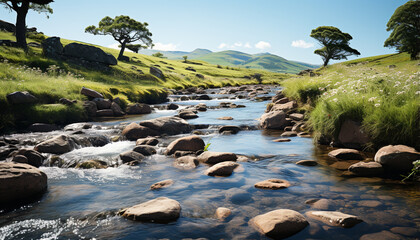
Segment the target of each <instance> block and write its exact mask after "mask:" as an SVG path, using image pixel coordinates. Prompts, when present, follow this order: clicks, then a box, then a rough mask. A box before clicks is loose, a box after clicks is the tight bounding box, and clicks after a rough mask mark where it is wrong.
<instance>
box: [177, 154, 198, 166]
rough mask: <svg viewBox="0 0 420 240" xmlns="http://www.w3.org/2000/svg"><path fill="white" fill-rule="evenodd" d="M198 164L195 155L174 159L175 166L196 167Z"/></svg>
mask: <svg viewBox="0 0 420 240" xmlns="http://www.w3.org/2000/svg"><path fill="white" fill-rule="evenodd" d="M198 164H199V162H198V159H197V158H196V157H193V156H183V157H180V158H177V159H175V161H174V166H175V167H176V168H180V169H194V168H196V167H197V166H198Z"/></svg>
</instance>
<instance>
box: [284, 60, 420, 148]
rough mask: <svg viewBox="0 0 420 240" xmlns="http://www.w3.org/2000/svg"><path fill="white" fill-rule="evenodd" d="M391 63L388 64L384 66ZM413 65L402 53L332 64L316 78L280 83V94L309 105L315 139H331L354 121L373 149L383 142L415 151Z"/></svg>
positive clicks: (419, 90) (419, 111)
mask: <svg viewBox="0 0 420 240" xmlns="http://www.w3.org/2000/svg"><path fill="white" fill-rule="evenodd" d="M391 64H392V65H395V67H394V66H391V67H390V66H389V65H391ZM418 64H419V61H409V56H408V54H396V55H386V56H378V57H371V58H368V59H361V60H358V61H351V62H346V63H341V64H335V65H332V66H329V67H328V68H325V69H322V70H320V71H319V73H320V74H321V75H320V76H318V77H300V78H293V79H288V80H286V81H285V82H284V83H283V85H284V86H285V93H286V95H288V96H290V97H292V98H295V99H298V100H300V101H302V102H306V103H308V104H310V105H311V106H312V112H311V114H310V124H311V126H312V128H313V130H314V131H315V132H316V133H317V136H321V135H322V136H324V137H327V138H330V139H336V138H337V136H338V133H339V130H340V127H341V124H342V123H343V122H344V121H345V120H346V119H351V120H354V121H359V122H361V123H362V128H363V131H364V132H365V133H367V135H368V136H369V137H370V139H371V143H370V144H371V145H372V146H373V147H374V148H378V147H380V146H383V145H387V144H405V145H410V146H414V147H416V148H419V147H420V139H419V136H420V69H419V65H418Z"/></svg>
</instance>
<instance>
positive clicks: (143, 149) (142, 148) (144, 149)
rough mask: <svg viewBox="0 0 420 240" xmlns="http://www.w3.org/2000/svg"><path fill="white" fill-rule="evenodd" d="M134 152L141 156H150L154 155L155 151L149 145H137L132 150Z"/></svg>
mask: <svg viewBox="0 0 420 240" xmlns="http://www.w3.org/2000/svg"><path fill="white" fill-rule="evenodd" d="M133 151H134V152H138V153H141V154H143V155H144V156H150V155H153V154H156V149H155V148H154V147H152V146H149V145H137V146H135V147H134V148H133Z"/></svg>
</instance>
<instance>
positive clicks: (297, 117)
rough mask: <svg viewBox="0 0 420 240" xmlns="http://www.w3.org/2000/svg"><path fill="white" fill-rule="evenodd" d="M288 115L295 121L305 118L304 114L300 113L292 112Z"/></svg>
mask: <svg viewBox="0 0 420 240" xmlns="http://www.w3.org/2000/svg"><path fill="white" fill-rule="evenodd" d="M289 117H290V118H291V119H293V120H295V121H302V120H303V119H304V118H305V116H304V115H303V114H301V113H292V114H290V115H289Z"/></svg>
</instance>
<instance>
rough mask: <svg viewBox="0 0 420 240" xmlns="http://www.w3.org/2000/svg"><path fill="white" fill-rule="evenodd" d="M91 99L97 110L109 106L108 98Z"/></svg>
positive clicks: (108, 107)
mask: <svg viewBox="0 0 420 240" xmlns="http://www.w3.org/2000/svg"><path fill="white" fill-rule="evenodd" d="M93 101H94V102H95V103H96V107H97V108H98V110H102V109H110V108H111V104H112V102H111V100H109V99H103V98H95V99H93Z"/></svg>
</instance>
